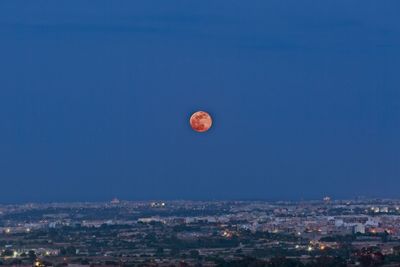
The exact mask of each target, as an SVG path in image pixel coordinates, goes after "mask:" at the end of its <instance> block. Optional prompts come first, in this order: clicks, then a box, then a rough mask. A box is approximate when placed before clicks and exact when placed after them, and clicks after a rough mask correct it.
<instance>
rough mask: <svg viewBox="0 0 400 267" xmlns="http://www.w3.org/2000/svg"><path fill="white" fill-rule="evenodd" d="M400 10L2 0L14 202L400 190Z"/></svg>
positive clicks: (5, 114)
mask: <svg viewBox="0 0 400 267" xmlns="http://www.w3.org/2000/svg"><path fill="white" fill-rule="evenodd" d="M399 10H400V2H399V1H397V0H393V1H390V0H388V1H364V0H362V1H361V0H357V1H344V0H343V1H341V0H332V1H329V0H324V1H303V0H302V1H297V0H296V1H282V0H277V1H275V0H271V1H265V0H260V1H236V0H229V1H228V0H222V1H216V0H201V1H186V0H182V1H177V0H168V1H164V0H162V1H111V0H109V1H104V0H97V1H86V0H79V1H71V0H68V1H50V0H49V1H18V0H13V1H1V2H0V181H1V185H0V202H21V201H78V200H89V201H91V200H108V199H111V198H112V197H114V196H117V197H119V198H121V199H161V198H162V199H300V198H306V199H308V198H320V197H322V196H324V195H331V196H332V197H335V198H345V197H354V196H360V195H364V196H380V197H400V194H399V190H398V188H400V164H399V163H400V139H399V138H400V75H399V70H400V19H399ZM198 109H201V110H207V111H209V112H210V113H211V114H212V115H213V117H214V127H213V128H212V130H211V131H209V132H208V133H206V134H198V133H195V132H193V131H192V130H191V129H190V127H189V125H188V119H189V117H190V114H191V112H193V111H196V110H198Z"/></svg>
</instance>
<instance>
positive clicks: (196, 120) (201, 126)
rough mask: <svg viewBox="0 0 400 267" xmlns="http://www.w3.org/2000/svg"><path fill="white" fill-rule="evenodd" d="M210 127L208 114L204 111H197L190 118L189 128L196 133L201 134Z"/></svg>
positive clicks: (210, 120)
mask: <svg viewBox="0 0 400 267" xmlns="http://www.w3.org/2000/svg"><path fill="white" fill-rule="evenodd" d="M211 125H212V118H211V116H210V114H208V113H207V112H205V111H197V112H195V113H193V115H192V116H191V117H190V126H192V129H193V130H195V131H196V132H199V133H203V132H206V131H208V130H209V129H210V128H211Z"/></svg>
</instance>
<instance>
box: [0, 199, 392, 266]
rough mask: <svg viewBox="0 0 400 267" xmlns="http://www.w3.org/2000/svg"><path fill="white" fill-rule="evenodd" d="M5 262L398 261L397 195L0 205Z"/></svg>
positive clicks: (305, 263)
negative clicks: (338, 198) (388, 198)
mask: <svg viewBox="0 0 400 267" xmlns="http://www.w3.org/2000/svg"><path fill="white" fill-rule="evenodd" d="M0 253H1V255H0V265H3V266H4V265H6V266H7V265H8V266H38V267H39V266H70V267H78V266H255V267H257V266H271V267H272V266H274V267H279V266H283V267H285V266H291V267H306V266H307V267H329V266H393V267H394V266H400V200H384V199H363V198H360V199H356V200H346V201H345V200H331V199H330V198H329V197H325V198H324V199H321V200H319V201H299V202H283V201H282V202H266V201H165V202H164V201H141V202H138V201H120V200H118V199H113V200H112V201H110V202H103V203H49V204H20V205H0Z"/></svg>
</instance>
